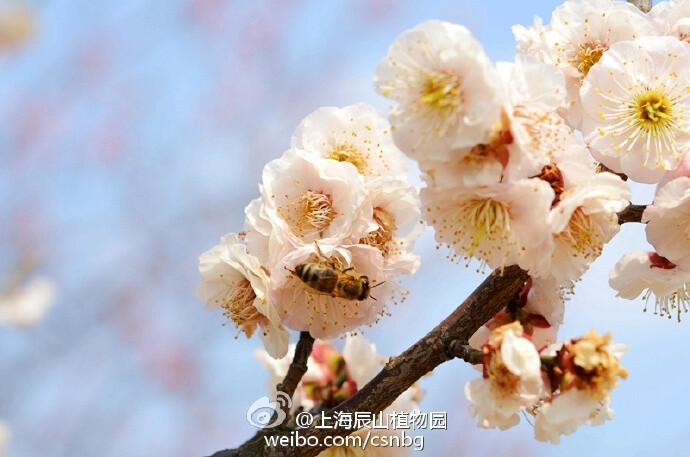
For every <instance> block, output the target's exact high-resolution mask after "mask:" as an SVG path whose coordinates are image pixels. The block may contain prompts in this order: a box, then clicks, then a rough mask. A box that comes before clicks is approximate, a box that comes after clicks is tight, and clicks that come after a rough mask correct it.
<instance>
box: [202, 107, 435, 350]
mask: <svg viewBox="0 0 690 457" xmlns="http://www.w3.org/2000/svg"><path fill="white" fill-rule="evenodd" d="M405 160H406V159H405V156H404V155H403V154H402V153H401V152H400V151H399V150H398V148H397V147H396V146H395V144H394V143H393V140H392V138H391V134H390V126H389V125H388V123H387V121H386V120H385V118H384V117H382V116H381V115H380V114H379V113H378V112H377V111H376V110H375V109H374V108H373V107H371V106H369V105H365V104H358V105H352V106H347V107H345V108H341V109H339V108H321V109H318V110H317V111H315V112H314V113H312V114H310V115H309V116H307V117H306V118H305V119H304V120H303V121H302V123H301V124H300V125H299V127H298V128H297V129H296V131H295V132H294V134H293V136H292V141H291V148H290V149H288V150H287V151H286V152H285V153H284V154H283V155H282V157H280V158H279V159H276V160H273V161H271V162H269V163H268V164H267V165H266V167H265V168H264V170H263V179H262V182H261V185H260V192H261V196H260V197H259V198H257V199H255V200H253V201H252V202H251V203H250V204H249V205H248V206H247V208H246V209H245V214H246V218H245V227H244V231H243V232H242V233H241V234H234V233H231V234H228V235H225V236H224V237H223V238H222V239H221V243H220V244H219V245H218V246H215V247H214V248H212V249H211V250H209V251H208V252H206V253H204V254H202V255H201V257H200V260H199V271H200V273H201V276H202V278H203V282H202V283H201V284H200V285H199V287H198V288H197V298H198V299H199V300H200V301H203V302H205V303H206V305H207V307H208V308H210V309H218V308H222V309H223V311H224V313H225V315H226V316H227V317H228V318H229V319H230V320H232V321H233V323H234V324H235V325H236V326H237V328H238V329H239V330H240V331H241V332H244V333H245V334H246V335H247V336H248V337H249V336H251V335H252V334H253V333H254V331H255V330H257V328H259V329H260V330H259V332H260V335H261V337H262V339H263V341H264V343H265V346H266V349H267V350H268V353H269V354H271V356H273V357H275V358H281V357H283V356H285V354H286V353H287V350H288V339H289V334H288V332H287V330H286V327H288V328H291V329H294V330H299V331H309V333H310V334H311V335H312V336H313V337H315V338H324V339H328V338H336V337H338V336H339V335H342V334H344V333H346V332H349V331H353V330H355V329H357V328H359V327H360V326H364V325H371V324H373V323H375V322H376V321H377V320H378V319H379V317H380V316H381V315H383V314H385V313H386V312H387V309H388V308H387V305H388V304H389V303H397V302H398V301H401V300H402V299H404V297H405V295H406V292H404V291H403V290H402V289H401V288H400V285H399V283H398V282H397V281H396V279H395V276H397V275H400V274H412V273H414V272H415V271H416V269H417V268H418V265H419V259H418V257H417V256H416V255H415V254H414V253H413V252H412V247H413V243H414V241H415V240H416V238H417V237H418V236H419V234H420V232H421V231H422V229H423V226H422V225H421V215H420V203H419V196H418V191H417V190H416V189H415V188H414V187H412V186H410V185H409V183H408V182H407V166H406V163H405Z"/></svg>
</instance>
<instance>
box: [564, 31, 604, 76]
mask: <svg viewBox="0 0 690 457" xmlns="http://www.w3.org/2000/svg"><path fill="white" fill-rule="evenodd" d="M607 48H608V47H607V46H604V45H603V44H602V43H601V42H600V41H598V40H597V41H595V42H592V43H585V44H583V43H580V44H579V45H578V50H577V53H576V54H575V57H574V58H573V59H572V63H573V66H575V68H577V70H578V71H579V72H580V75H582V78H583V79H584V78H585V76H587V74H588V73H589V70H590V68H592V67H593V66H594V64H596V63H597V62H599V59H601V56H602V55H603V54H604V52H605V51H606V49H607Z"/></svg>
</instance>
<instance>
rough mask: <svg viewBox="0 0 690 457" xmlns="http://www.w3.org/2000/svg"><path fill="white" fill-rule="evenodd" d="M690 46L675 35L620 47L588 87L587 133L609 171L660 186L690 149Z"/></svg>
mask: <svg viewBox="0 0 690 457" xmlns="http://www.w3.org/2000/svg"><path fill="white" fill-rule="evenodd" d="M688 61H690V44H688V43H683V42H681V41H678V40H677V39H676V38H673V37H644V38H639V39H637V40H635V41H627V42H620V43H616V44H614V45H612V46H611V48H610V49H609V50H608V51H607V52H606V54H604V56H603V57H602V58H601V60H600V62H599V63H598V64H597V65H596V66H595V67H594V68H593V69H592V71H591V72H590V74H589V76H588V77H587V79H586V80H585V83H584V85H583V86H582V90H581V94H582V102H583V106H584V107H585V110H586V114H585V120H584V123H583V127H582V133H583V135H584V137H585V140H586V141H587V142H588V144H589V146H590V147H591V148H592V153H593V155H594V156H595V158H597V159H598V160H599V161H601V162H602V163H603V164H604V165H606V166H607V167H609V168H611V169H613V170H615V171H620V172H623V173H625V174H626V175H628V176H629V177H630V178H632V179H634V180H635V181H639V182H643V183H655V182H659V181H660V180H661V179H662V178H663V177H664V175H665V173H666V170H672V169H674V168H676V167H678V166H679V164H680V161H681V158H682V156H683V153H685V152H686V151H687V150H688V149H689V148H690V90H688V87H690V74H689V73H688V72H687V62H688Z"/></svg>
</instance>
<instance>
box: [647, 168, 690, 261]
mask: <svg viewBox="0 0 690 457" xmlns="http://www.w3.org/2000/svg"><path fill="white" fill-rule="evenodd" d="M642 221H643V222H647V227H646V231H647V240H648V241H649V242H650V243H651V244H652V246H654V249H655V250H656V252H658V253H659V255H662V256H664V257H666V258H667V259H669V260H670V261H671V262H673V263H675V264H679V265H683V266H684V267H685V268H688V269H690V177H681V178H677V179H674V180H673V181H670V182H668V183H666V184H664V185H663V186H662V187H661V188H660V189H659V191H658V192H657V194H656V197H655V198H654V204H652V205H650V206H648V207H647V208H646V209H645V211H644V214H643V215H642Z"/></svg>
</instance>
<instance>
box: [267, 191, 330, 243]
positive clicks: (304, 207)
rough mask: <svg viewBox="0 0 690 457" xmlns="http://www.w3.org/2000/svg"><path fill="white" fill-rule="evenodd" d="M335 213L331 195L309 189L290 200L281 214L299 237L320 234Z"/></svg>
mask: <svg viewBox="0 0 690 457" xmlns="http://www.w3.org/2000/svg"><path fill="white" fill-rule="evenodd" d="M335 215H336V211H335V209H334V208H333V202H332V201H331V197H330V196H329V195H326V194H324V193H322V192H321V191H311V190H308V191H306V192H305V193H304V194H302V195H301V196H300V197H299V198H297V199H296V200H294V201H293V202H291V203H290V204H289V205H288V211H287V212H286V213H282V214H281V216H282V217H283V218H284V219H285V221H286V222H287V223H288V224H290V227H291V228H292V231H293V232H294V233H295V235H297V236H299V237H300V238H305V237H308V236H310V235H314V234H320V233H321V232H323V231H324V230H326V229H327V228H328V226H329V225H330V223H331V221H332V220H333V218H335Z"/></svg>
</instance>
